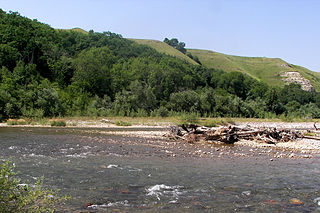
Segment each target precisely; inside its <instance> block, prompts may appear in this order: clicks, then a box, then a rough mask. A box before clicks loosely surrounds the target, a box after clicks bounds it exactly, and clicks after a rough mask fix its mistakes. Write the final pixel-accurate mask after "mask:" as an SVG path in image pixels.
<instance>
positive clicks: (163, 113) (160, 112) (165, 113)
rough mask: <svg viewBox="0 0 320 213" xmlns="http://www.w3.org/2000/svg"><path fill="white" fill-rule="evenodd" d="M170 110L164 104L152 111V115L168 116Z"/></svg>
mask: <svg viewBox="0 0 320 213" xmlns="http://www.w3.org/2000/svg"><path fill="white" fill-rule="evenodd" d="M168 115H169V111H168V110H167V108H165V107H164V106H161V107H159V108H158V109H155V110H153V111H152V112H151V116H152V117H168Z"/></svg>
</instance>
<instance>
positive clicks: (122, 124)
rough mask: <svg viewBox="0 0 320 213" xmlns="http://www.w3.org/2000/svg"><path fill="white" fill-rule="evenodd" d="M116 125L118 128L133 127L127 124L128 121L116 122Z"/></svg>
mask: <svg viewBox="0 0 320 213" xmlns="http://www.w3.org/2000/svg"><path fill="white" fill-rule="evenodd" d="M114 124H115V125H117V126H131V125H132V124H131V123H130V122H126V121H116V122H115V123H114Z"/></svg>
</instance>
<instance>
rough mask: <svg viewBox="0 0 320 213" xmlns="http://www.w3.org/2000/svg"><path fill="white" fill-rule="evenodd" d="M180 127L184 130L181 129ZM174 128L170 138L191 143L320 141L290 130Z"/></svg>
mask: <svg viewBox="0 0 320 213" xmlns="http://www.w3.org/2000/svg"><path fill="white" fill-rule="evenodd" d="M180 127H181V128H182V129H180ZM180 127H179V126H173V127H171V128H170V134H169V136H170V137H173V138H176V139H181V140H185V141H188V142H189V143H194V142H197V141H198V140H205V141H218V142H223V143H227V144H233V143H235V142H237V141H239V140H240V139H246V140H255V141H261V142H264V143H268V144H277V143H279V142H288V141H291V140H295V139H297V138H302V137H304V138H309V139H315V140H320V138H317V137H312V136H303V135H302V134H301V133H299V132H296V131H293V130H289V129H280V130H278V129H276V128H260V129H254V128H251V127H245V128H240V127H237V126H222V127H218V128H217V127H216V128H209V127H204V126H197V125H193V124H189V125H181V126H180Z"/></svg>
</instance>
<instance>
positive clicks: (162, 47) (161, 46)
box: [130, 39, 198, 65]
mask: <svg viewBox="0 0 320 213" xmlns="http://www.w3.org/2000/svg"><path fill="white" fill-rule="evenodd" d="M130 40H132V41H135V42H137V43H138V44H142V45H147V46H149V47H151V48H153V49H155V50H156V51H158V52H160V53H164V54H167V55H170V56H174V57H177V58H180V59H183V60H185V61H187V62H189V63H191V64H195V65H196V64H198V63H197V62H195V61H194V60H192V59H191V58H189V57H188V56H186V55H185V54H183V53H181V52H180V51H178V50H176V49H175V48H173V47H171V46H170V45H168V44H166V43H164V42H161V41H156V40H148V39H130Z"/></svg>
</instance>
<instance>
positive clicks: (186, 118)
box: [180, 113, 199, 123]
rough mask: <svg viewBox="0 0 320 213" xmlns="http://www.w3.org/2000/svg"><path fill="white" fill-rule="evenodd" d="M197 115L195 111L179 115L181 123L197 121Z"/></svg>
mask: <svg viewBox="0 0 320 213" xmlns="http://www.w3.org/2000/svg"><path fill="white" fill-rule="evenodd" d="M198 117H199V115H198V114H197V113H185V114H183V115H182V116H181V118H180V120H181V122H182V123H198V121H199V120H198Z"/></svg>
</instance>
